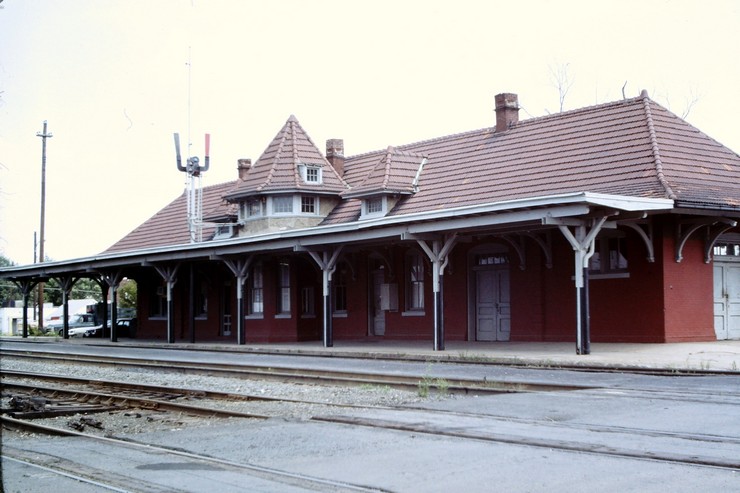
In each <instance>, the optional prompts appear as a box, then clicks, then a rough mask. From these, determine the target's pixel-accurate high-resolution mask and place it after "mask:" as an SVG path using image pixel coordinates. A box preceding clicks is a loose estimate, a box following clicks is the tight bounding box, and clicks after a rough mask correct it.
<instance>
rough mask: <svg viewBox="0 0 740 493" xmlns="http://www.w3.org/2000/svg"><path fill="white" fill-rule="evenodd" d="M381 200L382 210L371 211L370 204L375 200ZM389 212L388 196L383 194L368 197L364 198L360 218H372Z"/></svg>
mask: <svg viewBox="0 0 740 493" xmlns="http://www.w3.org/2000/svg"><path fill="white" fill-rule="evenodd" d="M378 200H379V201H380V210H378V211H372V212H370V205H371V204H373V203H375V201H378ZM387 213H388V197H386V196H385V195H381V196H380V197H378V196H375V197H368V198H366V199H362V211H361V212H360V219H372V218H374V217H384V216H385V215H386V214H387Z"/></svg>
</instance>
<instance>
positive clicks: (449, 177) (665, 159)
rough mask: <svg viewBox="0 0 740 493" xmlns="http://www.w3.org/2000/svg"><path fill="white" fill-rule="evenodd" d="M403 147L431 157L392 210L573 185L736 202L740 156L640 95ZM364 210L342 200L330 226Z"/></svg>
mask: <svg viewBox="0 0 740 493" xmlns="http://www.w3.org/2000/svg"><path fill="white" fill-rule="evenodd" d="M651 122H652V123H651ZM651 126H652V129H653V130H652V131H651V129H650V127H651ZM398 149H399V150H401V151H409V152H415V153H418V154H424V155H426V156H428V157H429V162H428V163H427V164H426V165H425V167H424V171H423V173H422V174H421V178H420V181H419V191H418V192H417V193H415V194H413V195H411V196H408V197H402V198H401V200H400V201H399V202H398V204H397V205H396V207H395V208H394V209H393V210H392V211H391V212H390V213H389V215H400V214H408V213H415V212H422V211H429V210H441V209H445V208H450V207H457V206H464V205H477V204H484V203H492V202H497V201H502V200H509V199H515V198H530V197H536V196H543V195H554V194H560V193H567V192H596V193H607V194H616V195H627V196H635V197H651V198H671V197H672V193H673V194H675V198H676V199H678V200H679V201H685V202H687V203H688V202H691V203H696V204H703V205H716V206H722V205H725V206H727V205H730V206H733V204H734V206H735V207H737V206H738V201H739V200H740V157H738V155H737V154H735V153H734V152H732V151H730V150H729V149H727V148H725V147H723V146H722V145H721V144H718V143H717V142H715V141H714V140H712V139H710V138H709V137H707V136H706V135H704V134H702V133H701V132H699V131H698V130H696V129H695V128H694V127H692V126H691V125H689V124H688V123H686V122H685V121H683V120H681V119H680V118H678V117H677V116H675V115H673V114H672V113H670V112H669V111H668V110H666V109H665V108H662V107H661V106H660V105H658V104H657V103H655V102H653V101H651V100H650V99H649V98H647V97H646V96H644V95H643V96H641V97H638V98H633V99H628V100H623V101H617V102H613V103H607V104H602V105H599V106H593V107H589V108H583V109H579V110H574V111H569V112H564V113H559V114H555V115H550V116H546V117H542V118H534V119H530V120H524V121H521V122H519V123H518V124H517V125H516V126H515V127H513V128H512V129H509V130H507V131H505V132H496V131H495V129H494V128H484V129H480V130H475V131H472V132H467V133H462V134H458V135H450V136H447V137H442V138H438V139H434V140H429V141H424V142H418V143H414V144H409V145H404V146H399V147H398ZM384 152H385V151H377V152H372V153H368V154H363V155H359V156H354V157H348V158H347V160H346V162H345V175H344V178H345V180H346V181H347V182H348V183H350V185H354V186H361V185H362V183H363V181H364V180H365V179H366V177H367V176H369V175H370V174H371V172H372V170H373V169H374V167H375V166H376V163H377V162H378V159H380V158H381V156H382V155H383V153H384ZM358 211H359V209H358V206H357V204H347V203H344V204H341V205H340V206H339V207H337V209H335V210H334V211H333V212H332V214H330V215H329V217H327V219H326V220H325V221H324V224H329V223H337V222H345V221H349V220H353V219H356V218H357V217H359V215H358V214H359V213H358Z"/></svg>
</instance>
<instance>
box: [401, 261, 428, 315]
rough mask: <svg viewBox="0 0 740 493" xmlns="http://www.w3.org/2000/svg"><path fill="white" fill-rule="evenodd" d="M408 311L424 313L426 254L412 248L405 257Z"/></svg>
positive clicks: (408, 312) (410, 312) (409, 312)
mask: <svg viewBox="0 0 740 493" xmlns="http://www.w3.org/2000/svg"><path fill="white" fill-rule="evenodd" d="M405 264H406V265H404V269H405V277H406V311H405V312H404V314H412V313H424V310H425V301H426V300H425V299H424V298H425V289H424V288H425V284H426V283H425V280H426V279H425V275H426V265H424V256H423V255H422V253H421V252H419V251H417V250H410V251H409V252H407V253H406V258H405Z"/></svg>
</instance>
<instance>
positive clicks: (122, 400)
mask: <svg viewBox="0 0 740 493" xmlns="http://www.w3.org/2000/svg"><path fill="white" fill-rule="evenodd" d="M2 386H3V390H10V389H15V390H18V391H23V392H27V393H34V394H42V395H52V396H54V397H58V396H68V397H70V398H72V399H75V400H80V401H82V402H87V403H89V402H90V401H93V402H105V404H106V405H108V406H115V407H120V408H121V410H123V409H130V408H137V409H138V408H140V409H147V410H157V411H172V412H183V413H187V414H192V415H195V416H209V417H224V418H251V419H269V418H270V416H267V415H264V414H254V413H243V412H238V411H228V410H225V409H214V408H210V407H202V406H194V405H192V404H182V403H178V402H171V401H166V400H160V399H151V398H146V397H136V396H133V395H119V394H111V393H103V392H91V391H86V390H81V389H63V388H58V387H41V386H39V385H26V384H17V383H10V382H3V384H2ZM83 399H84V400H83Z"/></svg>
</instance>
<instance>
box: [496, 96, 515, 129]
mask: <svg viewBox="0 0 740 493" xmlns="http://www.w3.org/2000/svg"><path fill="white" fill-rule="evenodd" d="M517 123H519V98H517V95H516V94H511V93H503V94H496V131H497V132H506V131H507V130H508V129H510V128H511V127H513V126H514V125H516V124H517Z"/></svg>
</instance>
